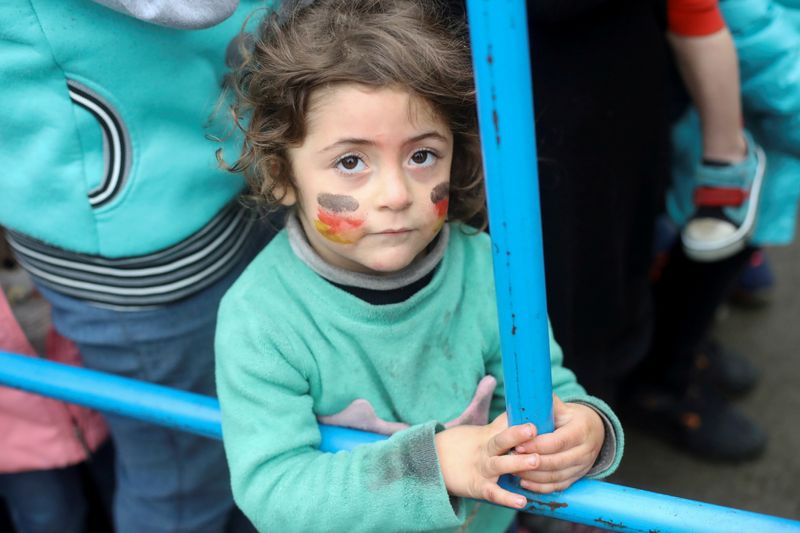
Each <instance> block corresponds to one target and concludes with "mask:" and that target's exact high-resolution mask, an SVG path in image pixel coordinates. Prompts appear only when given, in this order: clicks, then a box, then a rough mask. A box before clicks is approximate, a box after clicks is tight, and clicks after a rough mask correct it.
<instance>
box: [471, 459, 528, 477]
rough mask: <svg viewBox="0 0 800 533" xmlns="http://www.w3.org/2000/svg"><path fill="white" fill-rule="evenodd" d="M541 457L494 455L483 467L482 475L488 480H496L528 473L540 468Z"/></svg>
mask: <svg viewBox="0 0 800 533" xmlns="http://www.w3.org/2000/svg"><path fill="white" fill-rule="evenodd" d="M539 462H540V457H539V456H538V455H536V454H530V455H527V454H526V455H516V454H510V455H494V456H491V457H487V458H486V460H485V461H484V462H483V464H482V465H481V474H482V475H483V477H486V478H496V477H499V476H502V475H503V474H516V473H518V472H526V471H528V470H531V469H533V468H536V467H537V466H539Z"/></svg>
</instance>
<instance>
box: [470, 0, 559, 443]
mask: <svg viewBox="0 0 800 533" xmlns="http://www.w3.org/2000/svg"><path fill="white" fill-rule="evenodd" d="M467 14H468V20H469V28H470V38H471V41H472V62H473V65H474V68H475V85H476V87H477V91H478V120H479V122H480V130H481V144H482V149H483V161H484V171H485V175H486V191H487V195H488V202H489V227H490V228H491V234H492V250H493V253H494V277H495V290H496V292H497V308H498V312H499V316H500V341H501V347H502V351H503V373H504V376H505V393H506V410H507V411H508V416H509V420H510V421H511V423H512V424H522V423H525V422H533V424H534V425H536V427H537V428H538V431H539V433H547V432H550V431H552V430H553V404H552V397H551V395H552V390H553V387H552V381H551V378H550V357H549V354H550V342H549V335H548V322H547V298H546V295H545V284H544V261H543V259H542V231H541V221H540V217H539V179H538V173H537V167H536V143H535V137H534V131H533V97H532V90H531V77H530V61H529V58H528V29H527V17H526V14H525V3H524V2H523V1H522V0H516V1H512V0H491V1H490V0H469V1H468V2H467Z"/></svg>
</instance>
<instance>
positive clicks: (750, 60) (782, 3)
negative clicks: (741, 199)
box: [667, 0, 800, 245]
mask: <svg viewBox="0 0 800 533" xmlns="http://www.w3.org/2000/svg"><path fill="white" fill-rule="evenodd" d="M720 7H721V8H722V12H723V15H724V16H725V21H726V22H727V24H728V27H729V29H730V31H731V33H732V35H733V38H734V41H735V43H736V50H737V52H738V54H739V68H740V73H741V89H742V104H743V107H744V113H745V124H746V126H747V128H748V129H749V130H750V131H751V132H752V133H753V136H754V137H755V139H756V142H758V143H759V144H760V145H761V146H762V147H763V148H764V150H765V152H766V154H767V173H766V176H765V181H764V188H763V192H762V198H761V205H760V206H759V215H758V220H757V222H756V228H755V233H754V236H753V239H752V242H753V243H754V244H757V245H778V244H788V243H790V242H791V240H792V239H793V237H794V229H795V220H796V215H797V201H798V196H800V0H722V1H721V2H720ZM673 141H674V146H675V158H674V171H673V189H672V191H671V192H670V194H669V197H668V200H667V205H668V209H669V213H670V215H671V216H672V218H673V219H674V220H675V221H676V222H677V223H678V224H683V223H684V222H685V221H686V220H687V218H688V217H689V216H690V215H691V213H692V210H693V204H692V190H693V181H692V176H693V171H694V165H695V164H696V162H697V161H699V160H700V131H699V121H698V119H697V116H696V114H695V113H694V112H693V111H692V112H690V113H688V114H687V115H686V116H685V117H683V119H682V120H681V121H680V122H679V123H678V124H677V126H676V127H675V129H674V130H673Z"/></svg>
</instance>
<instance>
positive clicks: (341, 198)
mask: <svg viewBox="0 0 800 533" xmlns="http://www.w3.org/2000/svg"><path fill="white" fill-rule="evenodd" d="M317 203H318V204H319V205H320V207H322V208H323V209H325V210H326V211H330V212H331V213H351V212H353V211H357V210H358V200H356V199H355V198H353V197H352V196H347V195H344V194H327V193H322V194H318V195H317Z"/></svg>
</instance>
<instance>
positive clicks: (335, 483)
mask: <svg viewBox="0 0 800 533" xmlns="http://www.w3.org/2000/svg"><path fill="white" fill-rule="evenodd" d="M450 235H451V237H450V241H449V243H448V246H447V250H446V252H445V255H444V258H443V260H442V262H441V264H440V265H439V267H438V269H437V271H436V273H435V275H434V276H433V279H432V280H431V282H430V283H429V284H428V285H427V286H426V287H424V288H423V289H421V290H420V291H419V292H417V293H416V294H414V295H413V296H412V297H411V298H409V299H408V300H406V301H405V302H402V303H398V304H390V305H380V306H377V305H371V304H369V303H367V302H365V301H363V300H360V299H358V298H357V297H355V296H353V295H351V294H349V293H347V292H345V291H343V290H341V289H339V288H337V287H336V286H334V285H332V284H330V283H329V282H327V281H326V280H325V279H323V278H322V277H320V276H319V275H318V274H316V273H315V272H314V271H312V270H311V269H310V268H309V267H308V266H307V265H306V264H305V263H304V262H303V261H301V260H300V259H299V258H298V257H297V256H296V255H295V254H294V252H293V251H292V248H291V246H290V244H289V239H288V237H287V233H286V231H284V232H282V233H280V234H279V235H278V236H277V237H276V238H275V239H274V240H273V241H272V243H270V245H269V246H267V248H266V249H265V250H264V251H263V252H262V253H261V254H260V255H259V256H258V257H257V258H256V259H255V260H254V261H253V263H252V264H251V265H250V266H249V267H248V269H247V270H246V271H245V272H244V274H242V276H241V277H240V278H239V280H238V281H237V282H236V283H235V284H234V286H233V287H232V288H231V289H230V291H229V292H228V293H227V295H226V296H225V298H224V299H223V302H222V305H221V308H220V312H219V323H218V327H217V340H216V349H217V386H218V394H219V399H220V404H221V407H222V427H223V435H224V443H225V449H226V452H227V455H228V461H229V463H230V468H231V480H232V485H233V493H234V497H235V499H236V501H237V503H238V505H239V506H240V507H241V508H242V510H243V511H244V512H245V513H246V514H247V515H248V517H249V518H250V519H251V520H252V521H253V523H254V524H255V525H256V527H257V528H258V529H259V530H260V531H290V532H292V531H298V532H300V531H320V530H322V531H365V532H373V531H381V532H387V533H388V532H392V531H438V530H442V531H454V530H457V529H458V528H460V527H462V526H463V525H465V523H466V524H467V526H466V527H463V528H462V529H461V531H481V532H492V531H497V532H502V531H504V530H505V529H506V528H507V527H508V525H509V522H510V520H511V517H512V516H513V511H511V510H509V509H504V508H500V507H496V506H493V505H489V504H487V503H478V502H472V501H462V500H456V499H451V498H450V497H449V495H448V493H447V490H446V489H445V486H444V482H443V479H442V474H441V470H440V468H439V464H438V458H437V455H436V449H435V446H434V435H435V433H436V432H437V431H439V430H441V429H442V425H443V424H444V423H446V422H448V421H451V420H454V419H456V418H458V417H459V415H461V414H462V413H464V412H465V409H466V408H467V406H468V405H470V403H471V402H472V399H473V396H474V395H475V393H476V387H477V385H478V383H479V382H480V381H481V379H482V378H484V377H485V376H487V375H491V376H494V377H495V378H496V379H497V381H498V386H497V388H496V389H495V392H494V395H493V397H492V399H491V409H490V413H489V414H490V416H491V417H492V418H493V417H494V416H496V415H498V414H499V413H501V412H502V410H503V409H504V401H503V386H502V368H501V358H500V339H499V331H498V325H497V324H498V321H497V310H496V306H495V294H494V287H493V281H492V280H493V276H492V264H491V250H490V243H489V238H488V236H487V235H485V234H480V235H477V236H467V235H465V234H464V232H463V231H462V228H461V227H460V226H452V230H451V232H450ZM561 359H562V353H561V349H560V348H559V347H558V345H557V344H556V343H555V341H553V340H552V336H551V361H552V377H553V387H554V390H555V392H556V393H557V394H558V395H559V396H560V397H561V398H562V399H563V400H565V401H580V402H584V403H588V404H590V405H592V406H594V407H595V408H596V409H598V410H600V411H601V412H602V413H603V414H604V415H605V416H606V417H607V418H608V420H610V421H611V422H612V424H613V427H614V431H613V433H614V436H615V442H616V443H618V445H617V446H616V451H615V457H614V458H613V460H611V461H609V463H611V464H610V465H609V466H608V467H607V468H604V469H603V471H601V472H597V474H595V475H594V476H593V477H599V476H603V475H607V474H609V473H611V471H613V469H615V468H616V465H617V464H618V462H619V455H620V454H621V449H622V445H621V437H622V432H621V428H620V426H619V423H618V421H617V419H616V417H615V416H614V414H613V413H612V412H611V411H610V409H608V407H607V406H606V405H605V404H603V402H601V401H600V400H597V399H595V398H592V397H590V396H587V395H586V394H585V392H584V390H583V388H582V387H581V386H580V385H578V384H577V383H576V381H575V377H574V375H573V374H572V372H570V371H569V370H567V369H565V368H564V367H562V366H561ZM354 400H360V401H362V402H363V401H364V400H366V401H367V402H369V405H371V407H372V408H373V409H374V411H375V414H376V415H377V417H378V418H379V419H381V420H382V421H386V422H389V423H392V422H402V423H406V424H409V425H410V427H409V428H407V429H403V430H401V431H397V432H396V433H394V434H393V435H392V436H391V437H390V438H389V439H387V440H386V441H382V442H378V443H375V444H369V445H363V446H360V447H358V448H356V449H354V450H352V451H342V452H338V453H335V454H331V453H324V452H321V451H319V445H320V432H319V429H318V417H331V416H332V415H336V414H337V413H342V411H345V410H346V408H348V406H351V404H352V403H353V402H354ZM334 418H335V417H334ZM327 421H328V419H326V422H327ZM354 425H357V424H354ZM386 425H391V424H386Z"/></svg>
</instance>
